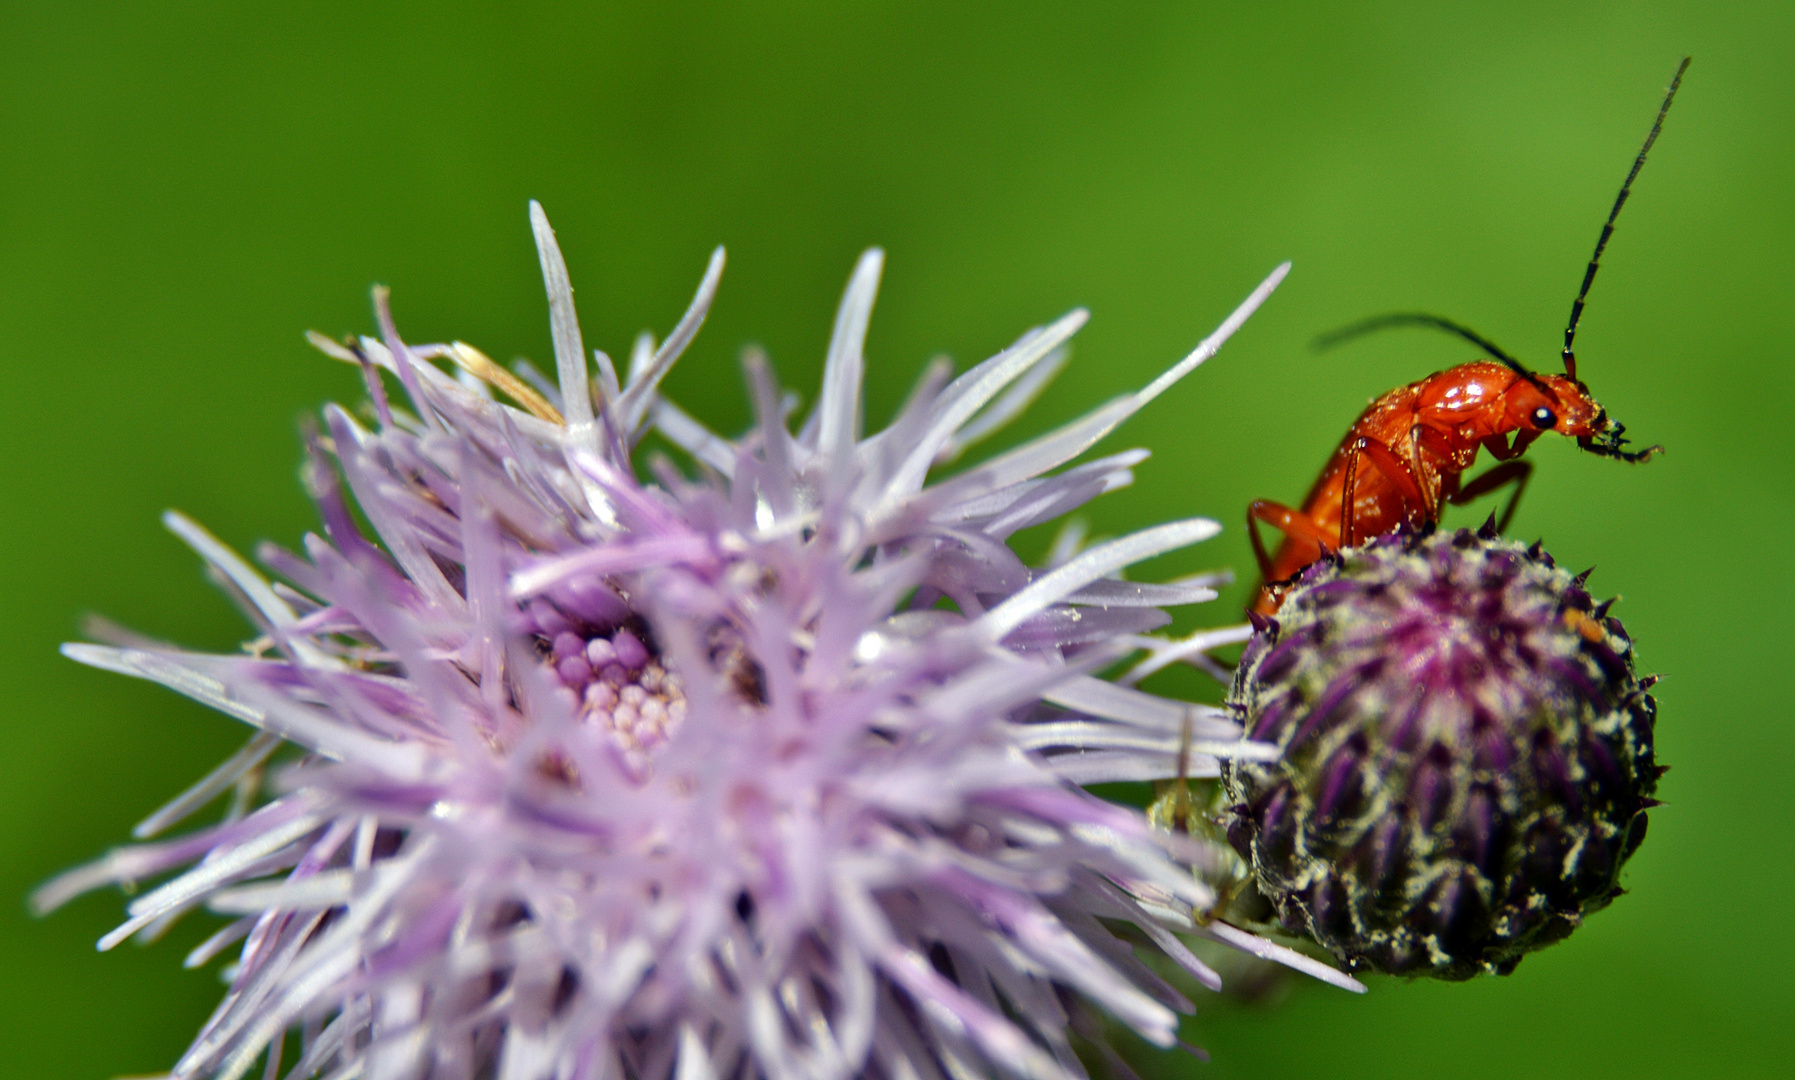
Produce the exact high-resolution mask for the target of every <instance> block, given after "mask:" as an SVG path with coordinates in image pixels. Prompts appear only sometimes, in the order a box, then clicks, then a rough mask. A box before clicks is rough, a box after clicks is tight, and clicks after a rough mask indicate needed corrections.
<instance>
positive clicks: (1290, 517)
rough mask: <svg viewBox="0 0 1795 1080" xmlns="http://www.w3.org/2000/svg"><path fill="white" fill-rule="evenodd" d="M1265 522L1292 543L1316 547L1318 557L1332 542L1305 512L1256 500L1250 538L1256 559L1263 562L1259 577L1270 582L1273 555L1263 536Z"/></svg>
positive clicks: (1249, 522)
mask: <svg viewBox="0 0 1795 1080" xmlns="http://www.w3.org/2000/svg"><path fill="white" fill-rule="evenodd" d="M1261 521H1263V522H1265V523H1266V524H1267V525H1270V526H1271V527H1272V528H1274V529H1276V530H1278V531H1279V532H1281V533H1283V534H1284V535H1285V536H1287V537H1289V538H1290V539H1292V540H1303V541H1307V542H1308V543H1311V544H1314V545H1315V548H1316V554H1318V555H1319V554H1320V551H1321V549H1322V548H1324V547H1328V546H1330V543H1331V542H1330V541H1329V539H1328V538H1327V537H1326V536H1324V535H1323V534H1322V531H1321V528H1320V527H1319V526H1317V525H1316V524H1315V522H1314V521H1313V520H1311V519H1310V517H1309V516H1308V515H1307V514H1305V513H1303V512H1302V511H1301V510H1292V509H1291V508H1290V507H1288V506H1285V505H1284V504H1283V503H1275V502H1270V501H1267V500H1265V499H1255V500H1253V502H1252V503H1251V504H1249V505H1248V506H1247V536H1248V537H1249V538H1250V539H1251V540H1252V541H1253V557H1254V558H1256V559H1258V560H1259V576H1260V577H1261V578H1263V579H1265V580H1266V581H1270V580H1272V576H1271V555H1270V554H1268V553H1267V552H1266V550H1265V541H1264V540H1263V539H1261V538H1260V536H1259V522H1261ZM1305 561H1313V560H1305Z"/></svg>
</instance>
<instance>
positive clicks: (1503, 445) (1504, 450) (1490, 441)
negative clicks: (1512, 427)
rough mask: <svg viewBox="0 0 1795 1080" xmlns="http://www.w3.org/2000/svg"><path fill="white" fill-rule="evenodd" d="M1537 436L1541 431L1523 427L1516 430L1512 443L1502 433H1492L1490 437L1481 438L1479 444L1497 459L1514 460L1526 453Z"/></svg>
mask: <svg viewBox="0 0 1795 1080" xmlns="http://www.w3.org/2000/svg"><path fill="white" fill-rule="evenodd" d="M1537 438H1539V432H1537V431H1528V430H1526V429H1522V430H1520V431H1517V432H1515V441H1514V442H1513V443H1512V444H1511V443H1509V441H1508V440H1507V439H1505V438H1503V437H1502V436H1500V435H1491V436H1490V437H1489V438H1487V439H1483V440H1481V441H1480V442H1479V445H1480V446H1482V447H1483V448H1484V449H1485V450H1488V451H1489V452H1490V456H1491V457H1493V458H1495V459H1496V460H1497V461H1513V460H1514V459H1515V458H1518V457H1520V456H1521V455H1522V454H1525V453H1526V452H1527V448H1528V447H1529V446H1532V445H1533V440H1535V439H1537Z"/></svg>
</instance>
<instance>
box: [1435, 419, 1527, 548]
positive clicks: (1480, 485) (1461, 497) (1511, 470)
mask: <svg viewBox="0 0 1795 1080" xmlns="http://www.w3.org/2000/svg"><path fill="white" fill-rule="evenodd" d="M1517 441H1518V440H1517ZM1532 475H1533V462H1531V461H1506V462H1503V463H1502V464H1501V465H1495V466H1492V467H1490V468H1488V469H1486V470H1484V472H1483V475H1481V476H1479V477H1478V478H1477V479H1475V480H1473V481H1471V482H1470V483H1469V484H1466V485H1465V486H1464V487H1462V488H1460V489H1459V490H1458V492H1457V493H1456V494H1455V495H1453V496H1452V498H1451V499H1450V500H1448V501H1449V502H1451V503H1452V505H1454V506H1463V505H1465V504H1466V503H1468V502H1470V501H1471V500H1472V499H1477V498H1482V497H1483V496H1485V495H1488V494H1489V493H1490V492H1492V491H1497V490H1499V489H1501V488H1504V487H1507V486H1508V485H1509V484H1513V485H1514V486H1515V493H1514V494H1513V495H1510V496H1509V497H1508V505H1507V506H1505V507H1503V509H1502V517H1501V518H1499V519H1498V520H1497V521H1496V531H1497V532H1506V531H1508V523H1509V521H1511V520H1512V519H1513V518H1514V516H1515V507H1517V506H1519V505H1520V504H1521V492H1523V491H1526V490H1527V478H1528V477H1530V476H1532Z"/></svg>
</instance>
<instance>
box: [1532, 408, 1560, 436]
mask: <svg viewBox="0 0 1795 1080" xmlns="http://www.w3.org/2000/svg"><path fill="white" fill-rule="evenodd" d="M1557 424H1558V417H1557V416H1555V415H1553V413H1552V410H1551V409H1548V408H1546V407H1545V406H1544V405H1541V406H1540V407H1539V408H1537V409H1535V410H1533V426H1534V427H1536V428H1539V429H1540V430H1541V431H1545V430H1547V429H1549V428H1552V427H1556V426H1557Z"/></svg>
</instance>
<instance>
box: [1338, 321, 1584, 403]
mask: <svg viewBox="0 0 1795 1080" xmlns="http://www.w3.org/2000/svg"><path fill="white" fill-rule="evenodd" d="M1397 326H1425V327H1429V328H1430V329H1434V330H1444V331H1445V332H1446V333H1448V334H1452V335H1453V336H1455V337H1461V338H1464V339H1465V340H1466V341H1469V342H1470V343H1471V344H1473V345H1475V346H1477V347H1478V348H1480V349H1482V350H1483V351H1484V352H1486V353H1489V354H1490V355H1491V356H1492V357H1494V358H1496V359H1497V360H1499V361H1501V363H1502V366H1503V367H1506V368H1508V369H1509V370H1510V371H1512V372H1514V373H1515V374H1516V375H1519V376H1520V377H1521V378H1523V379H1526V380H1527V381H1528V382H1530V383H1532V384H1533V385H1534V386H1536V387H1538V388H1539V389H1540V390H1542V391H1544V392H1545V393H1546V395H1547V396H1548V397H1551V398H1554V399H1556V398H1557V396H1558V395H1557V394H1554V393H1553V392H1552V390H1551V389H1550V388H1549V387H1547V386H1546V384H1545V383H1543V382H1541V381H1540V377H1539V376H1538V375H1535V374H1534V373H1533V372H1531V371H1528V370H1527V365H1525V364H1523V363H1521V362H1520V361H1519V360H1516V359H1515V358H1514V357H1512V356H1510V355H1508V353H1507V351H1505V350H1504V349H1503V348H1502V346H1500V345H1498V344H1496V343H1495V342H1493V341H1491V340H1490V339H1489V338H1486V337H1484V336H1483V335H1482V334H1480V333H1478V332H1477V331H1475V330H1473V329H1471V328H1470V327H1468V326H1465V325H1463V324H1460V323H1455V322H1453V321H1452V320H1451V319H1447V318H1443V317H1441V316H1439V315H1429V314H1427V313H1426V312H1423V311H1397V312H1392V313H1391V314H1389V315H1374V316H1372V317H1371V318H1369V319H1363V320H1361V321H1359V322H1356V323H1353V324H1352V325H1351V326H1343V327H1341V328H1340V329H1338V330H1333V331H1330V332H1328V333H1326V334H1323V335H1321V336H1320V337H1318V338H1316V339H1315V340H1314V341H1313V342H1312V343H1311V344H1312V345H1313V347H1314V348H1315V349H1317V350H1325V349H1331V348H1333V347H1334V346H1336V345H1342V344H1345V343H1346V342H1348V341H1351V340H1352V339H1353V338H1356V337H1362V336H1363V335H1365V334H1370V333H1374V332H1376V331H1378V330H1389V329H1391V328H1392V327H1397Z"/></svg>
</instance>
